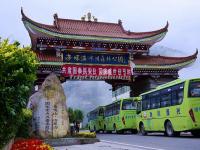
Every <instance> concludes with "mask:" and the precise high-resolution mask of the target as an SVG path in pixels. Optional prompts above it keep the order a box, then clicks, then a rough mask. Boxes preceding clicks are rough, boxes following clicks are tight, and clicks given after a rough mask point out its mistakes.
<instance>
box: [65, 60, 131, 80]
mask: <svg viewBox="0 0 200 150" xmlns="http://www.w3.org/2000/svg"><path fill="white" fill-rule="evenodd" d="M62 74H63V76H64V77H69V78H70V79H83V80H84V79H90V80H91V79H92V80H103V79H122V80H130V78H131V67H130V66H101V65H75V64H65V65H63V67H62Z"/></svg>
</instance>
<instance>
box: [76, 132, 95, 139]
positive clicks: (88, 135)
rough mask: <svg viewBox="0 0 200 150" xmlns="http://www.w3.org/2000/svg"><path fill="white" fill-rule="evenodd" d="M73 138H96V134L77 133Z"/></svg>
mask: <svg viewBox="0 0 200 150" xmlns="http://www.w3.org/2000/svg"><path fill="white" fill-rule="evenodd" d="M75 137H83V138H96V133H95V132H79V133H77V134H75Z"/></svg>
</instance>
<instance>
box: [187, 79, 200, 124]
mask: <svg viewBox="0 0 200 150" xmlns="http://www.w3.org/2000/svg"><path fill="white" fill-rule="evenodd" d="M188 101H189V105H190V109H189V115H190V117H191V120H192V122H193V123H194V124H196V126H198V127H200V80H191V81H190V82H189V88H188Z"/></svg>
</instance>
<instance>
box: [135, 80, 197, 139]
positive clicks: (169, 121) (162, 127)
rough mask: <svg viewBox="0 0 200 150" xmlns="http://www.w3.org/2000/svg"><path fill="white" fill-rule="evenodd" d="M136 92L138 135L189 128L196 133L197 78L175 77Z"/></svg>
mask: <svg viewBox="0 0 200 150" xmlns="http://www.w3.org/2000/svg"><path fill="white" fill-rule="evenodd" d="M140 96H141V107H140V108H141V109H140V110H139V111H138V112H137V114H138V116H139V117H137V129H138V130H139V131H140V133H141V134H142V135H146V134H147V132H164V133H165V134H166V135H167V136H179V135H180V132H181V131H190V132H191V133H192V134H193V135H194V136H200V78H198V79H190V80H181V79H177V80H174V81H172V82H169V83H166V84H163V85H160V86H158V87H157V88H156V89H154V90H151V91H148V92H146V93H143V94H141V95H140Z"/></svg>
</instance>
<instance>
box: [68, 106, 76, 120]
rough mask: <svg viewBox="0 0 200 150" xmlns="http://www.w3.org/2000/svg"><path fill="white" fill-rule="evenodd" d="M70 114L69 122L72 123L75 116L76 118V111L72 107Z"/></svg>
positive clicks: (69, 110) (69, 109)
mask: <svg viewBox="0 0 200 150" xmlns="http://www.w3.org/2000/svg"><path fill="white" fill-rule="evenodd" d="M68 114H69V122H70V123H72V122H73V121H74V120H75V116H74V110H73V109H72V108H71V107H69V108H68Z"/></svg>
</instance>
